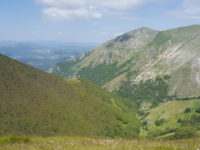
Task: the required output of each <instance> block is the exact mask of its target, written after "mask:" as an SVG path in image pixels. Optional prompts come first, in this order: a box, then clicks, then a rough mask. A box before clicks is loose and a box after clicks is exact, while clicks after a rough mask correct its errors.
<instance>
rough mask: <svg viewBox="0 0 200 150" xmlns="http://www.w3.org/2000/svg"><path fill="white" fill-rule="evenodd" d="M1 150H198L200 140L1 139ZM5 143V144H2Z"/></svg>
mask: <svg viewBox="0 0 200 150" xmlns="http://www.w3.org/2000/svg"><path fill="white" fill-rule="evenodd" d="M0 141H1V142H0V150H198V149H200V139H189V140H173V141H164V140H163V141H162V140H145V139H139V140H134V139H103V138H102V139H101V138H84V137H48V138H42V137H33V138H21V139H18V138H0ZM2 141H3V142H2Z"/></svg>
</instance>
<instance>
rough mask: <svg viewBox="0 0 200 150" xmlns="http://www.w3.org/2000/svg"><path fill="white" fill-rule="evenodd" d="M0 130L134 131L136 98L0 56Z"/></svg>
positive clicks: (0, 132)
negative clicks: (123, 96) (131, 100)
mask: <svg viewBox="0 0 200 150" xmlns="http://www.w3.org/2000/svg"><path fill="white" fill-rule="evenodd" d="M0 68H1V69H0V93H1V94H0V95H1V96H0V135H1V136H7V135H18V136H19V135H33V136H59V135H60V136H61V135H68V136H108V137H115V136H120V137H132V136H137V134H138V126H139V122H138V120H137V118H136V109H135V105H134V103H132V102H130V101H129V100H126V99H121V98H119V97H117V96H116V95H113V94H111V93H108V92H106V91H105V90H103V89H102V88H100V87H98V86H96V85H95V84H93V83H91V82H89V81H87V80H84V79H76V80H63V79H62V78H60V77H58V76H55V75H52V74H49V73H45V72H43V71H40V70H38V69H35V68H33V67H31V66H28V65H25V64H23V63H20V62H18V61H16V60H13V59H10V58H8V57H6V56H3V55H0Z"/></svg>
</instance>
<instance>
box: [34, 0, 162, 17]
mask: <svg viewBox="0 0 200 150" xmlns="http://www.w3.org/2000/svg"><path fill="white" fill-rule="evenodd" d="M152 1H158V0H36V2H37V3H39V4H40V5H42V7H43V10H42V12H43V15H44V16H45V17H46V18H48V19H52V20H72V19H90V18H101V17H102V16H103V15H105V14H104V13H105V12H108V11H123V10H128V9H135V8H138V7H140V6H142V5H144V4H145V3H147V2H152Z"/></svg>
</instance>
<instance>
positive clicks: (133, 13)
mask: <svg viewBox="0 0 200 150" xmlns="http://www.w3.org/2000/svg"><path fill="white" fill-rule="evenodd" d="M191 24H200V0H1V1H0V40H17V41H30V40H56V41H66V42H97V43H102V42H104V41H106V40H109V39H112V38H114V37H116V36H118V35H120V34H122V33H125V32H128V31H131V30H134V29H137V28H140V27H144V26H145V27H150V28H153V29H157V30H165V29H170V28H174V27H179V26H186V25H191Z"/></svg>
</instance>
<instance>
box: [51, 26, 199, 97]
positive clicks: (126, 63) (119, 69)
mask: <svg viewBox="0 0 200 150" xmlns="http://www.w3.org/2000/svg"><path fill="white" fill-rule="evenodd" d="M199 37H200V25H191V26H185V27H179V28H175V29H169V30H164V31H156V30H152V29H149V28H140V29H137V30H133V31H130V32H128V33H125V34H123V35H121V36H118V37H117V38H115V39H112V40H110V41H107V42H105V43H104V44H103V45H100V46H99V47H97V48H96V49H94V50H93V51H90V52H88V53H85V54H83V55H81V56H79V57H77V58H75V59H72V60H69V61H67V62H64V63H58V64H57V65H55V66H54V68H53V71H52V73H54V74H57V75H60V76H61V77H64V78H74V77H75V78H76V77H83V78H86V79H88V80H90V81H92V82H94V83H96V84H98V85H100V86H102V87H104V88H105V89H107V90H109V91H111V92H113V91H118V90H119V89H120V87H121V86H122V85H123V84H124V82H130V83H129V84H138V83H139V82H140V81H141V80H143V81H147V80H150V79H155V78H156V77H157V76H161V77H163V76H165V75H169V76H170V79H169V80H168V81H167V82H168V84H169V92H168V95H169V96H173V95H176V96H177V97H179V98H185V97H198V96H200V95H199V91H200V86H199V85H200V84H199V83H200V82H199V76H198V64H199V63H198V57H199V56H198V55H199V51H198V50H199V48H200V44H199V43H200V42H199V41H200V38H199ZM195 67H196V69H194V68H195ZM187 70H189V72H190V73H189V74H190V75H191V77H190V75H187V72H188V71H187ZM88 72H89V73H88ZM100 72H101V73H104V74H105V75H99V74H100ZM181 72H182V73H181ZM183 72H186V73H183ZM192 72H193V73H192ZM177 76H179V77H177ZM179 79H180V80H184V82H180V80H179ZM193 79H195V80H193ZM185 81H186V82H185ZM189 84H190V85H189ZM181 87H184V88H185V89H184V88H181ZM189 87H193V88H192V89H188V88H189Z"/></svg>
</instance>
